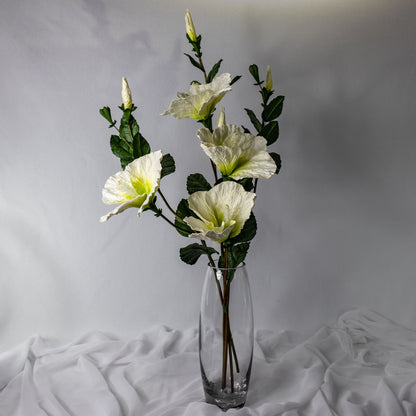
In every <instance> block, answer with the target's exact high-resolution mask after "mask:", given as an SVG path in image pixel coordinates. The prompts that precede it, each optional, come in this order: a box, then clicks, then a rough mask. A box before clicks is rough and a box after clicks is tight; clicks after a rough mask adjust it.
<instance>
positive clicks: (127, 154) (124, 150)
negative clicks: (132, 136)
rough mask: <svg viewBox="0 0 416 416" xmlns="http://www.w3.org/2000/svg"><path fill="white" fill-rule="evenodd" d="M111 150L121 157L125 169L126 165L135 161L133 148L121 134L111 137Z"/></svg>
mask: <svg viewBox="0 0 416 416" xmlns="http://www.w3.org/2000/svg"><path fill="white" fill-rule="evenodd" d="M110 147H111V151H112V152H113V154H114V155H115V156H117V157H118V158H119V159H120V162H121V166H122V168H123V169H124V168H125V167H126V165H128V164H129V163H130V162H133V160H134V157H133V153H132V150H131V149H130V148H129V147H128V145H127V144H126V142H125V141H124V140H122V139H120V137H119V136H116V135H112V136H111V138H110Z"/></svg>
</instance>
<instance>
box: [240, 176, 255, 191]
mask: <svg viewBox="0 0 416 416" xmlns="http://www.w3.org/2000/svg"><path fill="white" fill-rule="evenodd" d="M237 182H238V183H239V184H240V185H243V188H244V190H245V191H247V192H250V191H251V190H252V189H253V188H254V185H253V179H251V178H244V179H240V180H239V181H237Z"/></svg>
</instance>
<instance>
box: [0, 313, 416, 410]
mask: <svg viewBox="0 0 416 416" xmlns="http://www.w3.org/2000/svg"><path fill="white" fill-rule="evenodd" d="M300 340H301V337H300V336H299V334H296V333H294V332H293V331H284V332H281V333H277V332H273V331H257V334H256V344H255V348H256V349H255V357H254V362H253V373H252V379H251V383H250V388H249V393H248V395H247V402H246V406H245V407H244V408H243V409H232V410H229V411H227V415H239V416H367V415H368V416H414V415H415V414H416V383H415V382H416V361H415V358H416V355H415V348H416V332H415V331H412V330H409V329H407V328H405V327H403V326H400V325H397V324H396V323H394V322H392V321H390V320H389V319H386V318H384V317H383V316H381V315H379V314H377V313H375V312H372V311H368V310H352V311H348V312H347V313H345V314H343V315H342V316H341V317H340V318H339V320H338V322H335V321H334V322H333V323H332V325H331V326H325V327H322V328H320V329H319V330H318V331H317V332H316V333H315V334H313V335H312V336H311V337H309V338H308V339H306V340H305V341H303V340H302V341H300ZM197 341H198V336H197V331H196V330H191V329H188V330H186V331H174V330H169V329H168V328H166V327H155V328H153V329H151V330H148V331H145V332H143V333H142V334H140V335H139V336H137V337H135V338H131V339H128V340H123V339H120V338H118V337H116V336H114V335H110V334H104V333H102V332H97V331H94V332H92V333H89V334H86V335H84V336H83V337H80V338H79V339H77V340H74V342H71V343H70V344H68V345H62V344H59V343H57V342H56V341H54V340H53V339H50V338H40V337H32V338H31V339H28V340H27V341H26V342H25V343H23V344H22V345H20V346H18V347H16V348H15V349H13V350H12V351H9V352H7V353H4V354H0V415H1V416H29V415H30V416H46V415H48V416H62V415H65V416H89V415H95V414H99V415H102V416H107V415H108V416H136V415H143V416H144V415H146V416H168V415H169V416H193V415H205V416H213V415H221V414H224V413H223V412H222V411H221V410H220V409H218V408H217V407H216V406H213V405H209V404H207V403H205V402H204V398H203V391H202V383H201V378H200V375H199V369H198V362H199V361H198V342H197Z"/></svg>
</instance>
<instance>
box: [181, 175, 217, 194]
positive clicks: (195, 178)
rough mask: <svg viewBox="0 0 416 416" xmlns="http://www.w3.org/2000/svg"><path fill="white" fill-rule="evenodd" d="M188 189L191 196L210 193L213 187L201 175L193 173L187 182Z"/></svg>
mask: <svg viewBox="0 0 416 416" xmlns="http://www.w3.org/2000/svg"><path fill="white" fill-rule="evenodd" d="M186 189H187V190H188V193H189V195H191V194H193V193H194V192H197V191H209V190H210V189H211V185H210V184H209V183H208V181H207V180H206V179H205V178H204V176H203V175H201V174H200V173H192V174H191V175H189V176H188V178H187V180H186Z"/></svg>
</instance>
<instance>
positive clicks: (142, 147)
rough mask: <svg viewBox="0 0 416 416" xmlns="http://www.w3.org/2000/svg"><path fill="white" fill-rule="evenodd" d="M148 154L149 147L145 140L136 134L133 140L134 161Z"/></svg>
mask: <svg viewBox="0 0 416 416" xmlns="http://www.w3.org/2000/svg"><path fill="white" fill-rule="evenodd" d="M149 153H150V145H149V143H148V142H147V140H146V139H145V138H144V137H143V136H142V135H141V134H140V133H137V134H136V135H135V136H134V138H133V156H134V158H135V159H137V158H138V157H142V156H144V155H147V154H149Z"/></svg>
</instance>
